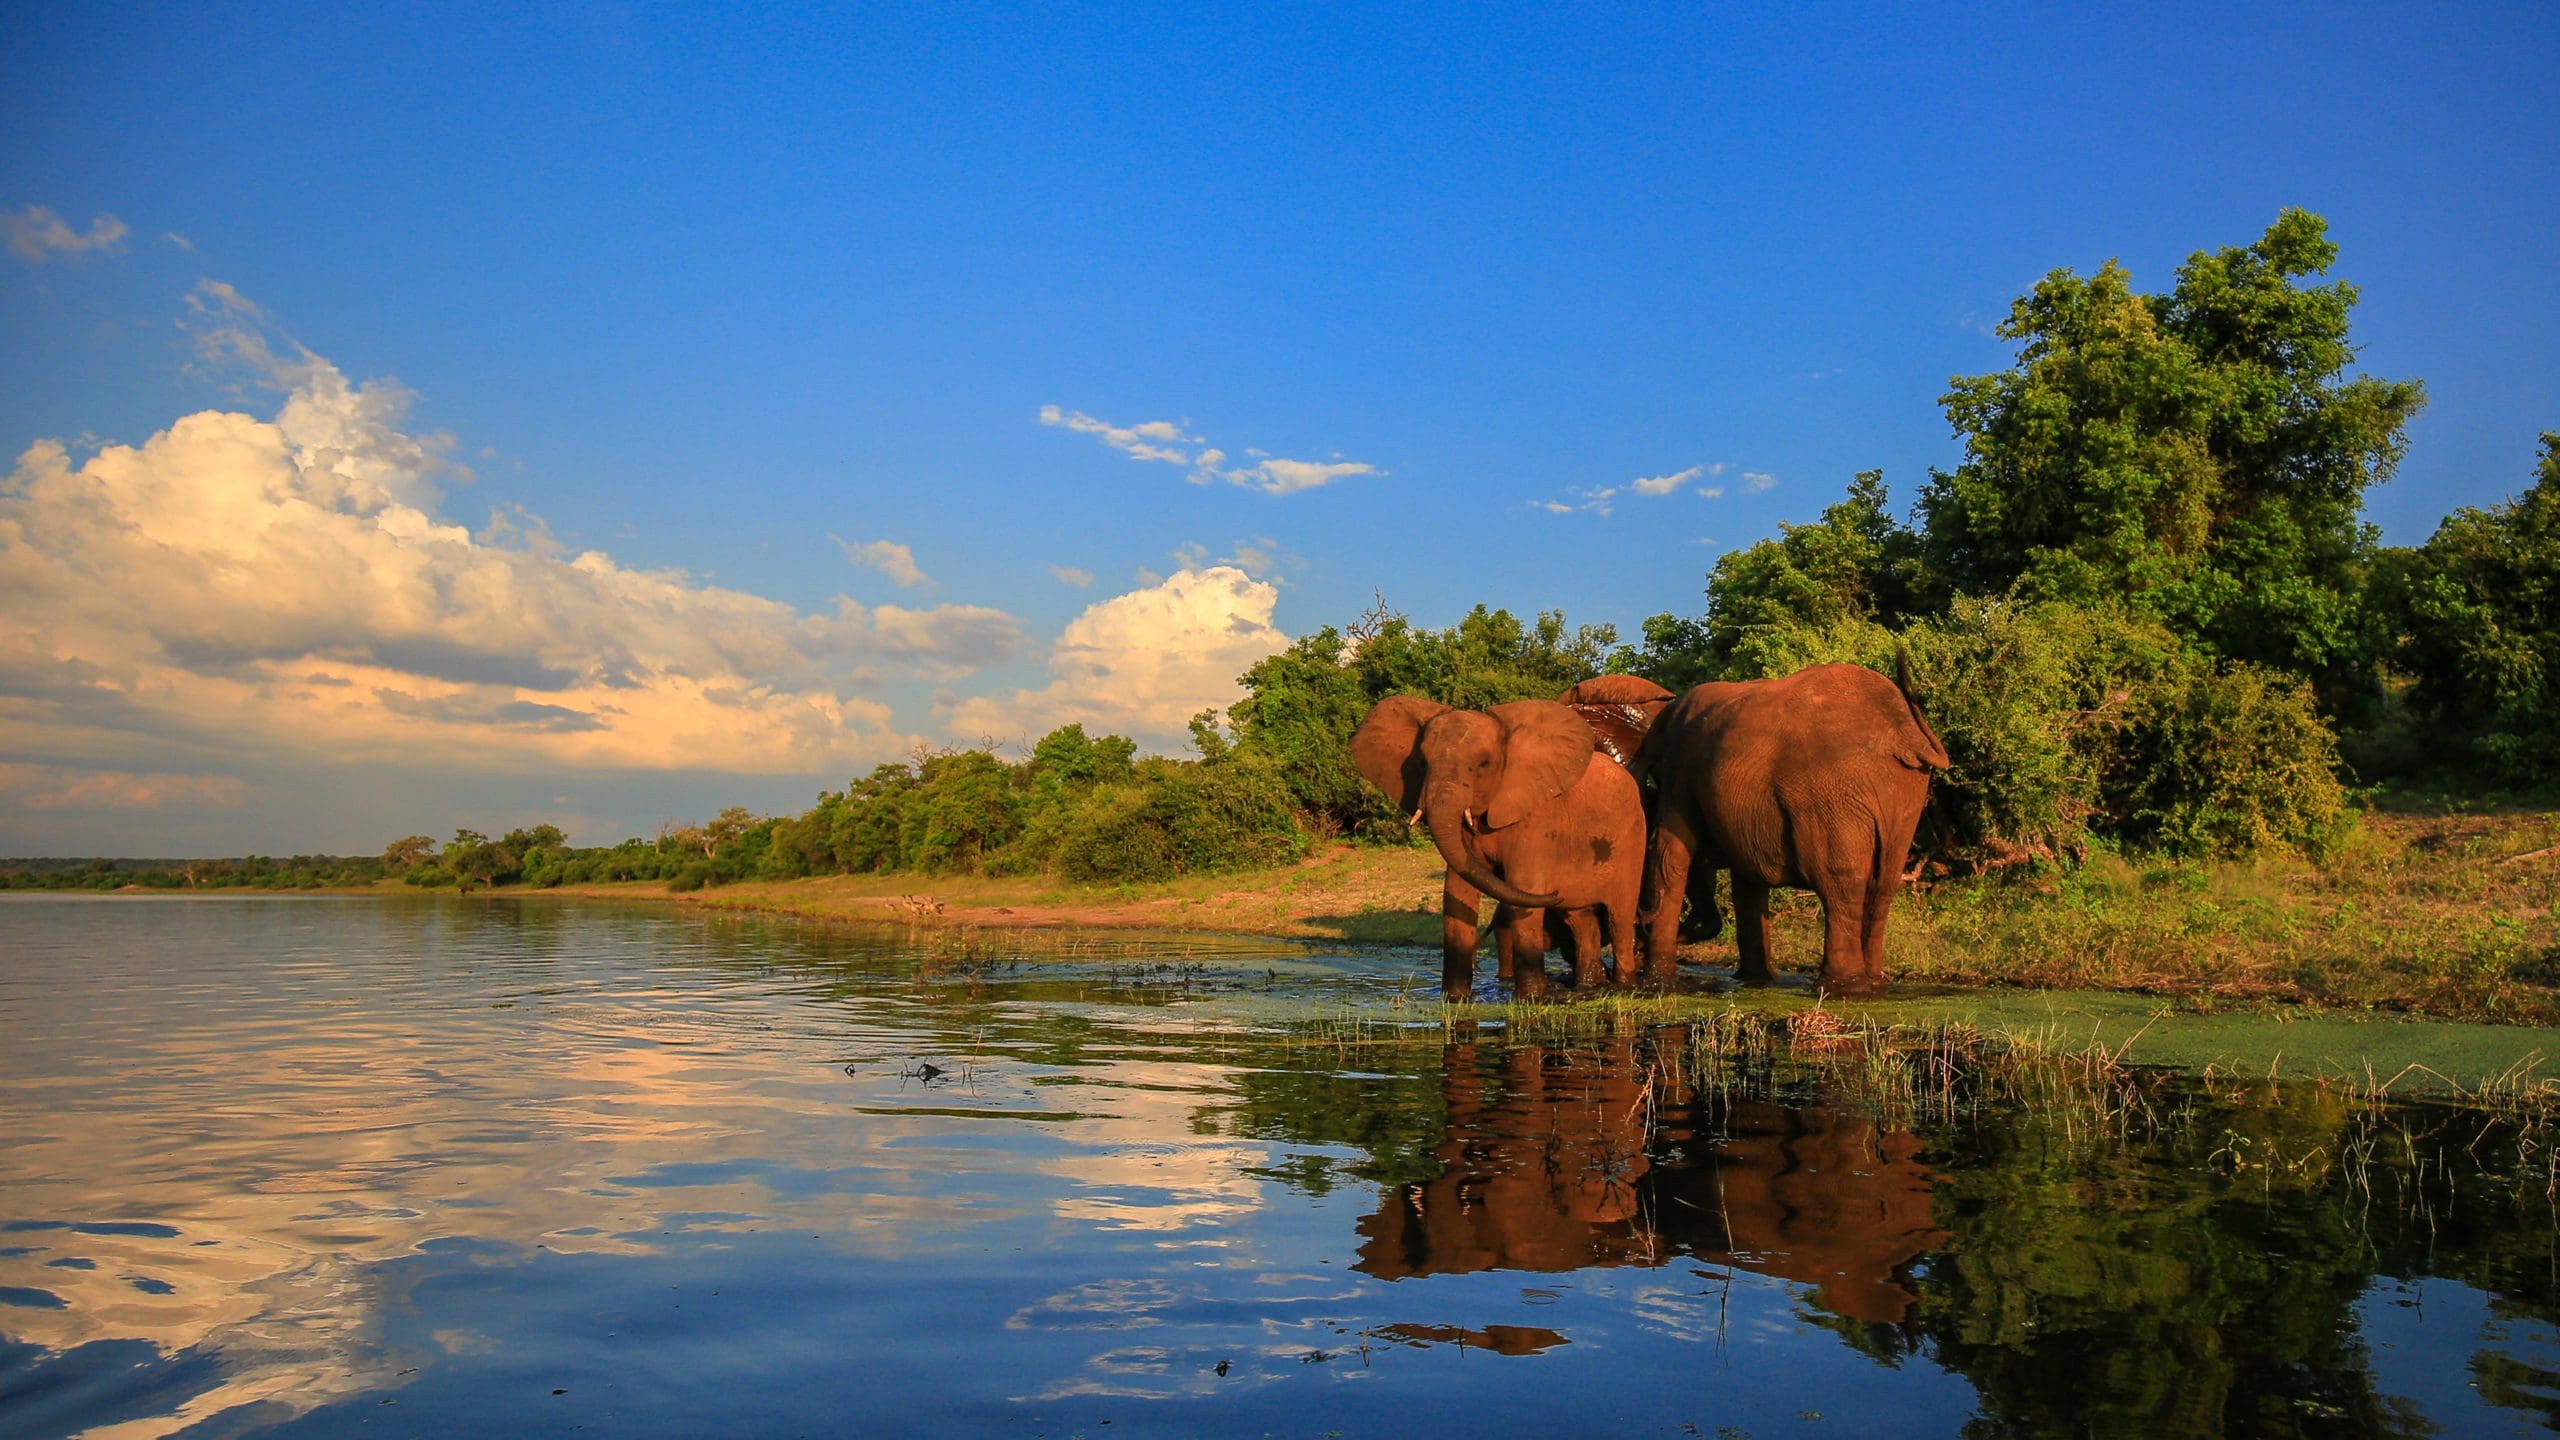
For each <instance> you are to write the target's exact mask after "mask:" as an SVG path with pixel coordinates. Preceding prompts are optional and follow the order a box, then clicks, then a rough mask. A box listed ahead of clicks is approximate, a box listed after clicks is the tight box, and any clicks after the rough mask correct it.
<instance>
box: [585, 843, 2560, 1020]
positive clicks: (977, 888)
mask: <svg viewBox="0 0 2560 1440" xmlns="http://www.w3.org/2000/svg"><path fill="white" fill-rule="evenodd" d="M1440 873H1441V872H1440V861H1439V857H1438V856H1437V855H1435V854H1433V853H1432V852H1431V851H1430V850H1428V849H1424V848H1412V849H1405V848H1388V849H1377V848H1370V847H1363V846H1353V845H1344V844H1334V845H1329V846H1325V847H1322V848H1320V849H1319V850H1318V851H1317V852H1316V853H1315V854H1313V855H1311V856H1310V857H1309V858H1307V859H1306V860H1304V861H1301V862H1300V863H1298V864H1296V865H1291V866H1287V867H1283V868H1280V869H1275V870H1266V871H1257V872H1252V873H1248V874H1241V875H1223V876H1210V877H1198V878H1193V879H1186V880H1180V881H1173V882H1168V883H1164V884H1153V885H1119V886H1102V887H1082V886H1071V885H1065V884H1062V883H1060V882H1058V881H1057V880H1055V879H1052V878H1048V877H1039V876H1032V877H1020V878H1010V879H990V878H986V877H981V876H920V875H835V876H822V877H817V878H813V879H806V880H787V881H750V882H745V883H740V884H734V885H725V886H719V887H715V888H711V889H705V890H699V891H694V892H691V893H689V894H681V895H674V894H670V893H669V892H668V891H667V889H666V887H665V886H663V885H660V884H654V883H633V884H615V885H584V886H569V887H563V888H562V889H561V890H559V891H554V892H548V893H555V894H580V895H595V896H612V897H622V898H641V899H652V900H674V901H679V902H682V903H686V904H692V905H699V906H704V907H707V908H715V909H732V910H749V911H765V912H774V913H787V914H794V915H805V916H811V917H816V918H822V919H834V920H850V921H871V922H891V923H899V924H910V925H921V926H931V927H941V928H951V929H994V930H1007V929H1012V930H1050V929H1094V930H1163V931H1193V932H1205V933H1212V934H1240V935H1266V936H1277V937H1282V938H1288V939H1301V940H1311V941H1332V942H1342V943H1350V944H1364V945H1371V944H1374V945H1423V946H1432V945H1437V944H1438V943H1439V938H1440V920H1439V895H1440ZM1775 910H1776V915H1775V923H1776V944H1775V948H1776V950H1777V963H1778V967H1779V969H1780V970H1781V971H1782V972H1784V971H1794V972H1800V973H1808V974H1809V973H1810V972H1811V970H1812V969H1813V968H1814V967H1815V965H1816V964H1817V962H1818V960H1819V957H1820V949H1821V931H1820V913H1819V910H1818V908H1817V906H1816V905H1815V904H1814V901H1813V897H1812V896H1811V895H1809V894H1804V893H1801V892H1780V895H1779V897H1778V900H1777V903H1776V906H1775ZM1889 951H1890V971H1889V973H1890V975H1891V977H1892V979H1893V980H1894V981H1895V983H1896V984H1897V985H1906V984H1922V985H1925V984H1950V985H1965V986H1974V987H1981V986H2027V987H2034V988H2039V989H2071V990H2105V991H2117V992H2125V993H2131V994H2137V995H2148V996H2158V997H2166V998H2168V999H2170V1000H2172V1001H2173V1002H2174V1003H2175V1004H2176V1005H2177V1007H2178V1008H2180V1009H2182V1010H2198V1011H2209V1010H2215V1009H2224V1008H2232V1007H2235V1006H2251V1005H2262V1004H2276V1005H2305V1004H2307V1005H2314V1006H2320V1007H2324V1008H2330V1009H2343V1010H2373V1011H2386V1012H2398V1013H2413V1014H2428V1015H2440V1016H2446V1017H2450V1018H2455V1019H2466V1020H2490V1021H2499V1022H2505V1023H2523V1024H2553V1023H2560V812H2552V811H2546V810H2524V809H2512V810H2495V809H2484V810H2478V811H2468V810H2448V809H2443V808H2437V809H2432V810H2429V811H2426V812H2424V813H2395V812H2390V811H2377V812H2373V813H2369V814H2367V815H2366V816H2365V817H2364V822H2363V824H2362V826H2361V827H2360V829H2359V832H2358V833H2357V834H2356V836H2355V837H2354V838H2352V839H2351V840H2350V841H2348V842H2347V843H2346V844H2345V845H2344V846H2342V847H2341V848H2340V850H2339V851H2338V853H2336V854H2334V855H2332V856H2329V857H2327V858H2326V859H2323V860H2312V859H2308V858H2305V857H2300V856H2280V857H2265V858H2260V859H2256V860H2250V861H2234V862H2222V863H2190V862H2170V861H2152V860H2128V859H2125V858H2123V857H2120V856H2116V855H2111V854H2099V855H2095V856H2092V857H2091V858H2090V860H2089V862H2088V863H2087V864H2086V865H2084V866H2082V867H2080V868H2078V869H2077V870H2074V871H2072V872H2070V873H2068V874H2063V875H2052V876H2018V875H2011V876H2000V877H1989V878H1981V879H1972V880H1962V881H1947V882H1940V883H1938V884H1935V885H1930V886H1925V887H1919V888H1915V889H1912V890H1909V891H1906V892H1905V893H1904V895H1903V896H1902V898H1901V899H1900V900H1899V901H1898V902H1897V903H1896V905H1895V908H1894V919H1893V931H1892V937H1891V940H1890V942H1889ZM1683 958H1684V959H1685V960H1688V961H1690V962H1693V963H1695V964H1699V965H1701V966H1703V967H1705V971H1704V973H1709V974H1714V973H1718V972H1724V971H1729V969H1730V967H1731V965H1732V961H1733V949H1732V945H1731V943H1730V940H1729V938H1728V939H1723V940H1718V941H1713V942H1708V943H1704V944H1699V945H1693V946H1690V947H1688V948H1687V949H1686V950H1685V951H1684V952H1683Z"/></svg>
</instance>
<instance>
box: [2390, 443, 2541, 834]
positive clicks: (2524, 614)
mask: <svg viewBox="0 0 2560 1440" xmlns="http://www.w3.org/2000/svg"><path fill="white" fill-rule="evenodd" d="M2395 558H2396V559H2397V562H2398V563H2396V564H2395V565H2393V566H2391V567H2390V568H2389V570H2388V572H2387V579H2386V580H2385V582H2384V585H2385V587H2387V590H2388V592H2389V594H2390V597H2391V601H2392V608H2393V610H2394V611H2395V612H2396V613H2395V618H2396V619H2397V620H2398V622H2399V627H2400V632H2401V637H2402V638H2401V644H2400V650H2399V657H2398V658H2399V661H2400V663H2401V665H2403V666H2404V667H2405V668H2406V669H2407V670H2408V672H2409V674H2410V676H2411V677H2412V679H2413V681H2414V685H2413V693H2412V697H2411V698H2412V700H2413V702H2414V703H2415V705H2416V707H2417V709H2418V710H2419V711H2420V713H2421V714H2422V715H2424V716H2425V717H2426V718H2427V719H2428V720H2430V721H2432V722H2434V723H2435V724H2437V725H2440V726H2443V727H2445V728H2447V729H2450V730H2451V731H2452V732H2454V734H2455V736H2456V737H2458V738H2460V739H2462V740H2464V741H2466V742H2467V743H2468V745H2469V747H2470V749H2471V751H2472V752H2473V754H2474V755H2475V756H2476V757H2477V758H2478V759H2479V760H2481V761H2482V762H2485V764H2486V766H2487V767H2488V768H2489V769H2490V770H2492V771H2493V772H2494V773H2496V774H2497V775H2498V776H2499V777H2500V778H2502V779H2504V780H2506V781H2508V782H2509V783H2514V784H2537V783H2539V784H2549V783H2552V782H2555V781H2560V434H2554V433H2546V434H2544V435H2543V437H2542V457H2541V461H2540V463H2539V465H2538V466H2537V467H2536V475H2535V479H2534V483H2533V485H2532V487H2531V488H2529V489H2527V490H2526V491H2525V493H2524V494H2522V495H2520V496H2518V497H2516V498H2514V499H2512V500H2509V501H2507V502H2506V503H2504V504H2501V505H2493V506H2490V507H2489V508H2487V509H2485V510H2472V509H2463V510H2457V511H2455V512H2454V513H2453V514H2451V515H2449V516H2447V517H2446V518H2445V521H2444V523H2443V524H2442V525H2441V526H2439V527H2437V530H2436V533H2435V535H2434V536H2433V537H2432V538H2431V539H2429V540H2428V541H2427V543H2426V544H2425V545H2423V546H2420V547H2419V548H2418V549H2417V550H2416V551H2415V552H2414V553H2409V554H2406V555H2405V556H2402V557H2395Z"/></svg>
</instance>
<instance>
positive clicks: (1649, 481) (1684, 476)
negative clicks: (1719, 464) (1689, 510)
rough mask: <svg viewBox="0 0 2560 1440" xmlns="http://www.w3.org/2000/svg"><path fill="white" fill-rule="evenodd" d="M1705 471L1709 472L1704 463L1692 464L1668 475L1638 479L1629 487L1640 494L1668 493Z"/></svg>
mask: <svg viewBox="0 0 2560 1440" xmlns="http://www.w3.org/2000/svg"><path fill="white" fill-rule="evenodd" d="M1705 473H1707V467H1705V466H1704V465H1692V466H1690V467H1689V468H1688V469H1686V470H1675V471H1673V472H1672V473H1670V474H1668V475H1655V476H1651V477H1648V478H1646V479H1643V480H1637V481H1635V482H1633V483H1631V484H1630V485H1628V487H1627V488H1628V489H1630V490H1633V491H1635V492H1636V493H1637V494H1639V495H1648V496H1651V495H1668V494H1670V493H1671V492H1672V491H1674V490H1677V489H1679V488H1680V487H1681V486H1683V485H1686V484H1688V483H1689V482H1690V481H1692V480H1695V479H1697V478H1698V477H1699V476H1701V475H1704V474H1705Z"/></svg>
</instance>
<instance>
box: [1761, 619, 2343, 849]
mask: <svg viewBox="0 0 2560 1440" xmlns="http://www.w3.org/2000/svg"><path fill="white" fill-rule="evenodd" d="M1897 650H1899V651H1902V652H1904V653H1907V654H1908V656H1909V658H1910V665H1911V674H1912V681H1913V689H1914V690H1915V691H1916V692H1918V694H1919V696H1920V699H1921V708H1922V710H1923V712H1924V713H1926V714H1927V716H1928V717H1929V723H1930V724H1931V726H1932V727H1933V728H1935V729H1936V730H1937V732H1938V735H1939V738H1940V739H1942V740H1944V741H1945V742H1946V746H1947V753H1948V755H1949V757H1950V758H1951V759H1952V760H1953V762H1954V763H1953V764H1952V766H1950V768H1949V769H1948V770H1947V771H1946V772H1945V773H1944V774H1943V775H1941V776H1939V777H1938V783H1937V786H1936V789H1935V791H1934V793H1933V794H1932V795H1931V798H1930V813H1929V818H1928V819H1926V820H1924V822H1923V824H1922V829H1921V843H1922V844H1923V845H1924V846H1926V847H1927V848H1929V849H1931V850H1934V851H1935V852H1937V854H1938V855H1939V856H1940V858H1942V859H1945V860H1948V861H1950V862H1953V863H1956V864H1959V865H1966V866H1989V865H1998V864H2006V863H2013V862H2016V861H2020V860H2028V859H2044V858H2075V859H2076V858H2078V857H2079V856H2081V855H2083V854H2084V853H2086V851H2087V849H2088V846H2089V843H2090V840H2091V838H2092V837H2093V836H2103V837H2108V838H2113V839H2122V840H2126V841H2130V842H2134V843H2140V844H2148V845H2152V846H2156V847H2159V848H2163V849H2170V850H2178V851H2186V852H2197V853H2223V854H2231V853H2240V852H2244V851H2247V850H2250V849H2254V848H2257V847H2259V846H2263V845H2271V844H2287V845H2300V846H2305V847H2309V848H2314V849H2317V848H2320V847H2322V846H2324V845H2326V844H2328V843H2330V842H2331V841H2332V840H2333V839H2334V837H2335V834H2336V832H2337V828H2338V826H2339V823H2340V817H2341V815H2342V813H2343V810H2344V806H2345V798H2346V797H2345V791H2344V789H2343V787H2342V786H2341V785H2340V784H2339V782H2338V778H2337V773H2336V766H2337V742H2336V740H2335V738H2334V737H2333V736H2332V735H2331V733H2330V731H2329V729H2328V727H2327V726H2326V725H2325V724H2324V723H2323V722H2322V721H2321V719H2320V717H2319V714H2318V712H2317V710H2316V709H2315V708H2314V706H2313V703H2312V700H2311V697H2310V695H2309V693H2308V691H2307V690H2305V689H2304V688H2303V687H2302V686H2301V685H2299V684H2297V683H2295V682H2293V681H2291V680H2289V679H2286V678H2284V677H2282V676H2279V675H2277V674H2276V673H2275V672H2271V671H2267V670H2264V669H2260V668H2258V667H2255V666H2246V665H2236V664H2235V665H2230V666H2226V667H2222V668H2219V669H2217V668H2216V667H2215V666H2214V664H2213V663H2212V662H2211V661H2210V660H2209V659H2208V658H2206V657H2205V656H2203V655H2201V654H2200V653H2198V652H2196V651H2194V650H2192V649H2190V648H2188V647H2185V646H2183V645H2181V644H2180V643H2179V641H2178V639H2177V637H2176V636H2175V635H2173V634H2171V633H2170V632H2169V630H2168V629H2167V628H2166V627H2165V626H2163V625H2162V624H2160V623H2159V622H2158V621H2156V620H2153V619H2150V618H2148V617H2144V616H2138V615H2134V614H2130V613H2127V612H2124V611H2118V610H2106V609H2096V608H2085V607H2079V606H2071V605H2064V604H2060V603H2055V602H2048V603H2044V604H2037V605H2030V604H2023V603H2020V602H2018V601H2015V600H2006V599H2003V600H1986V599H1976V598H1969V597H1968V598H1959V599H1958V600H1956V601H1955V602H1954V604H1953V605H1951V606H1950V607H1949V609H1948V612H1947V613H1946V614H1945V615H1944V616H1942V617H1939V618H1936V619H1929V620H1919V621H1914V622H1913V623H1912V624H1911V625H1909V626H1908V627H1906V628H1905V629H1903V630H1901V631H1899V632H1897V631H1894V630H1891V629H1888V628H1886V627H1885V626H1882V625H1878V624H1875V623H1873V622H1870V621H1860V620H1845V619H1844V620H1837V621H1835V622H1834V623H1832V624H1830V625H1828V626H1822V627H1815V626H1809V625H1796V624H1787V623H1777V624H1771V625H1766V626H1763V627H1760V628H1758V629H1755V630H1753V631H1751V632H1749V633H1748V634H1747V635H1745V636H1744V637H1742V639H1741V640H1740V642H1739V643H1738V644H1737V646H1736V650H1735V654H1734V657H1733V665H1734V669H1735V671H1736V672H1738V673H1736V675H1735V677H1734V678H1738V679H1741V678H1753V677H1758V676H1769V675H1785V674H1791V673H1793V672H1794V671H1796V670H1798V669H1801V668H1803V667H1804V666H1806V665H1813V664H1820V663H1823V662H1826V661H1846V662H1849V663H1853V664H1861V665H1866V666H1869V667H1871V668H1874V669H1876V670H1879V671H1883V672H1886V673H1891V671H1892V669H1893V666H1894V658H1895V654H1896V652H1897Z"/></svg>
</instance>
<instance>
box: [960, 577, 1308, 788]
mask: <svg viewBox="0 0 2560 1440" xmlns="http://www.w3.org/2000/svg"><path fill="white" fill-rule="evenodd" d="M1279 593H1280V592H1279V590H1278V589H1277V588H1276V587H1275V586H1273V585H1272V584H1271V583H1270V582H1269V581H1265V580H1256V579H1254V578H1253V577H1252V576H1250V575H1248V574H1246V573H1245V572H1244V571H1243V570H1241V569H1239V568H1237V567H1236V566H1233V565H1211V566H1206V567H1201V568H1193V567H1191V566H1187V565H1186V566H1185V567H1184V568H1183V569H1182V570H1180V571H1178V572H1176V573H1175V574H1173V575H1170V576H1167V577H1165V578H1164V579H1162V580H1159V581H1156V582H1154V583H1152V584H1149V585H1147V586H1145V587H1144V588H1142V589H1137V590H1132V591H1130V592H1128V593H1127V594H1124V595H1115V596H1113V597H1111V598H1110V599H1108V600H1103V601H1100V602H1097V603H1096V604H1094V605H1092V606H1089V607H1088V608H1087V609H1086V610H1085V612H1084V613H1083V614H1081V615H1078V616H1077V617H1076V618H1075V619H1073V620H1071V621H1069V622H1067V627H1066V629H1065V630H1064V631H1063V632H1062V633H1061V634H1060V635H1059V637H1058V643H1057V644H1056V645H1055V646H1053V647H1051V649H1050V653H1049V674H1050V677H1051V679H1050V682H1049V684H1048V685H1046V686H1044V687H1042V688H1040V689H1037V690H1016V691H1014V692H1013V693H1012V694H1010V695H1005V696H1001V697H982V698H976V699H967V700H952V701H949V702H947V704H946V709H947V713H948V715H949V724H950V729H951V732H952V733H953V734H955V735H957V736H959V737H961V738H963V739H969V740H975V739H977V738H980V737H982V736H996V737H999V738H1004V737H1018V736H1024V735H1030V736H1036V735H1040V734H1043V733H1045V732H1047V731H1049V730H1051V729H1054V728H1056V727H1057V726H1060V725H1065V724H1069V723H1082V724H1083V725H1085V726H1086V727H1087V728H1088V729H1095V728H1098V729H1100V730H1107V731H1111V732H1114V733H1117V734H1123V735H1129V736H1132V737H1134V738H1136V739H1139V740H1142V741H1147V742H1150V743H1152V744H1154V745H1156V746H1158V747H1159V748H1167V749H1171V748H1178V746H1179V744H1180V740H1181V737H1182V736H1183V735H1184V733H1185V732H1186V730H1187V728H1188V726H1189V724H1190V721H1191V717H1192V716H1194V715H1197V714H1199V713H1200V712H1201V711H1203V710H1222V709H1224V708H1225V707H1226V706H1228V705H1231V704H1233V703H1234V702H1235V701H1236V700H1237V698H1238V697H1240V696H1241V695H1242V694H1243V693H1244V690H1243V687H1242V686H1241V685H1239V684H1238V683H1237V677H1238V676H1240V675H1242V674H1243V673H1244V672H1245V671H1246V670H1248V669H1250V668H1252V667H1253V666H1254V664H1256V663H1257V662H1259V661H1261V660H1263V659H1264V658H1266V657H1268V656H1271V655H1276V654H1278V653H1279V652H1280V651H1282V650H1285V649H1287V648H1288V646H1289V637H1288V636H1286V635H1284V634H1282V633H1281V632H1280V631H1278V630H1276V629H1274V628H1273V627H1272V624H1271V612H1272V608H1273V606H1274V605H1275V604H1276V603H1277V602H1278V599H1279Z"/></svg>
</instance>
